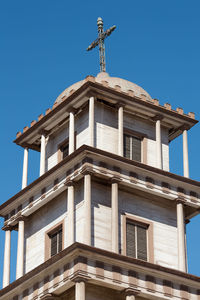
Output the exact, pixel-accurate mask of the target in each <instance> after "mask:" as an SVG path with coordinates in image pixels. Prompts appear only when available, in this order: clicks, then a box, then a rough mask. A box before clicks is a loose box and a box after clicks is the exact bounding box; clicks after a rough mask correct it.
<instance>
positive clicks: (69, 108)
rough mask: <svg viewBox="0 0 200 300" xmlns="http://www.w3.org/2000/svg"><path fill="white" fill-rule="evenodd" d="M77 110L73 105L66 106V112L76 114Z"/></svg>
mask: <svg viewBox="0 0 200 300" xmlns="http://www.w3.org/2000/svg"><path fill="white" fill-rule="evenodd" d="M77 111H78V110H77V108H75V107H73V106H70V107H68V108H67V112H68V113H72V114H76V113H77Z"/></svg>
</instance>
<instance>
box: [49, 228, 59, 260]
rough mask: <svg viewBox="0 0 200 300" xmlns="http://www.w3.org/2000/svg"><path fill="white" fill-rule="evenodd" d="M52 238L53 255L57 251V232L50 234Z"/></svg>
mask: <svg viewBox="0 0 200 300" xmlns="http://www.w3.org/2000/svg"><path fill="white" fill-rule="evenodd" d="M50 239H51V256H53V255H55V254H56V253H57V233H54V234H52V235H51V236H50Z"/></svg>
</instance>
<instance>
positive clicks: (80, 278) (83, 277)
mask: <svg viewBox="0 0 200 300" xmlns="http://www.w3.org/2000/svg"><path fill="white" fill-rule="evenodd" d="M90 278H91V277H90V276H88V275H87V274H84V273H81V272H78V273H77V274H73V275H72V276H71V277H70V280H71V281H73V282H75V283H76V282H87V281H88V280H89V279H90Z"/></svg>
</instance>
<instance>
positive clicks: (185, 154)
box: [183, 129, 189, 177]
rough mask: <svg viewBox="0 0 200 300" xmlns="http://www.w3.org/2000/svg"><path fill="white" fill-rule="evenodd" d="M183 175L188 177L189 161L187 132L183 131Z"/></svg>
mask: <svg viewBox="0 0 200 300" xmlns="http://www.w3.org/2000/svg"><path fill="white" fill-rule="evenodd" d="M183 174H184V176H185V177H189V161H188V140H187V130H186V129H184V130H183Z"/></svg>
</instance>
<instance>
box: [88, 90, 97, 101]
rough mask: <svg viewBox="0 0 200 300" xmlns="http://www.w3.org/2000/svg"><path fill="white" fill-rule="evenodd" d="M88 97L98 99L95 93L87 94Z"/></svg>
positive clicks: (89, 92)
mask: <svg viewBox="0 0 200 300" xmlns="http://www.w3.org/2000/svg"><path fill="white" fill-rule="evenodd" d="M87 97H88V98H91V97H94V99H95V98H96V93H95V91H88V92H87Z"/></svg>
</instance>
